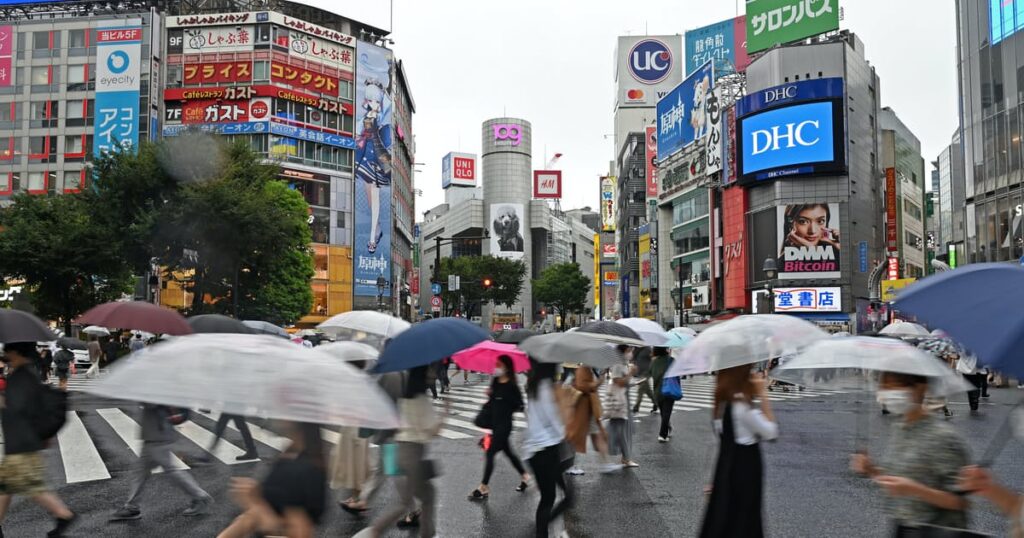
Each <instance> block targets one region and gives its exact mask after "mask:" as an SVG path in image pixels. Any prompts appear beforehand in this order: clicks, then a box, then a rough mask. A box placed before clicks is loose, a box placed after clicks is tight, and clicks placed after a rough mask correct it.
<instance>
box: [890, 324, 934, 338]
mask: <svg viewBox="0 0 1024 538" xmlns="http://www.w3.org/2000/svg"><path fill="white" fill-rule="evenodd" d="M878 334H884V335H886V336H895V337H898V338H924V337H928V336H931V334H932V333H930V332H928V329H925V328H924V327H922V326H920V325H918V324H917V323H912V322H909V321H898V322H895V323H890V324H888V325H886V326H885V327H883V328H882V330H880V331H878Z"/></svg>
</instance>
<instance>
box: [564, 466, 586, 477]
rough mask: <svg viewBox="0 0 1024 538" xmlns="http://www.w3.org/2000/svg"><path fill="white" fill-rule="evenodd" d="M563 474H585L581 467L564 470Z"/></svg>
mask: <svg viewBox="0 0 1024 538" xmlns="http://www.w3.org/2000/svg"><path fill="white" fill-rule="evenodd" d="M565 474H568V475H572V476H580V475H582V474H585V473H584V471H583V469H581V468H579V467H572V468H571V469H569V470H568V471H566V472H565Z"/></svg>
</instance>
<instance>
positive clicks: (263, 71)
mask: <svg viewBox="0 0 1024 538" xmlns="http://www.w3.org/2000/svg"><path fill="white" fill-rule="evenodd" d="M252 80H253V82H267V81H269V80H270V62H267V61H256V62H253V63H252Z"/></svg>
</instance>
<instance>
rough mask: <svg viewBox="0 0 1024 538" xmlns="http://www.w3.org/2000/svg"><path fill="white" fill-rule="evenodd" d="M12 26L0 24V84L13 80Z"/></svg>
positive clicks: (5, 84) (8, 83) (7, 83)
mask: <svg viewBox="0 0 1024 538" xmlns="http://www.w3.org/2000/svg"><path fill="white" fill-rule="evenodd" d="M13 57H14V27H13V26H0V86H10V85H11V84H12V83H13V82H14V80H13V79H14V69H13V68H14V64H13V62H12V60H11V58H13Z"/></svg>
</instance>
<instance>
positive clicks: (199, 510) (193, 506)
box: [181, 495, 213, 516]
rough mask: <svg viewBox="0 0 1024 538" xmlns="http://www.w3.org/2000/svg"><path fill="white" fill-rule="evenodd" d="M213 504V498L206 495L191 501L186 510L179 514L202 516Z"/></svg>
mask: <svg viewBox="0 0 1024 538" xmlns="http://www.w3.org/2000/svg"><path fill="white" fill-rule="evenodd" d="M211 503H213V497H210V496H209V495H207V496H206V497H203V498H202V499H193V500H192V502H191V503H189V505H188V508H186V509H185V511H184V512H182V513H181V515H183V516H202V515H205V514H206V513H207V512H209V511H210V504H211Z"/></svg>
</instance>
